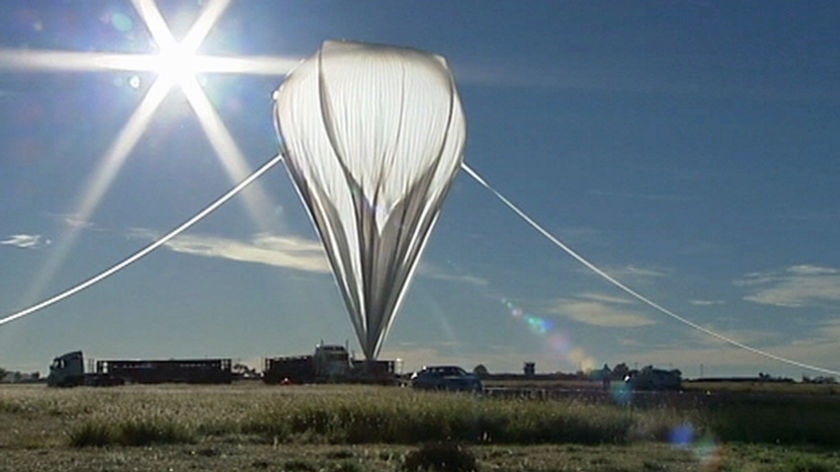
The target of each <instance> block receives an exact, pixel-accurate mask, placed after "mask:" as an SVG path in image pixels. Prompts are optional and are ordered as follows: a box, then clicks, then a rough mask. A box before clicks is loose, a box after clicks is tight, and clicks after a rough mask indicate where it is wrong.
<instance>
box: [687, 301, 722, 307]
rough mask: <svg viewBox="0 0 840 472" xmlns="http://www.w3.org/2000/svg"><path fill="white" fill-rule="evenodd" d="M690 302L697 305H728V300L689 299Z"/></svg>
mask: <svg viewBox="0 0 840 472" xmlns="http://www.w3.org/2000/svg"><path fill="white" fill-rule="evenodd" d="M688 303H691V304H692V305H695V306H716V305H726V302H725V301H724V300H689V301H688Z"/></svg>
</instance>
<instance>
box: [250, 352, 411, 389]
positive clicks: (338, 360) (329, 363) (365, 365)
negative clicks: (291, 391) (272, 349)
mask: <svg viewBox="0 0 840 472" xmlns="http://www.w3.org/2000/svg"><path fill="white" fill-rule="evenodd" d="M394 364H395V363H394V361H383V360H375V361H369V360H356V359H353V358H352V357H351V356H350V353H349V351H348V350H347V348H346V347H344V346H341V345H334V344H319V345H317V346H315V352H314V353H313V354H311V355H305V356H283V357H270V358H266V359H265V361H264V366H263V381H264V382H265V383H267V384H304V383H377V384H394V383H396V382H397V376H396V373H395V369H394Z"/></svg>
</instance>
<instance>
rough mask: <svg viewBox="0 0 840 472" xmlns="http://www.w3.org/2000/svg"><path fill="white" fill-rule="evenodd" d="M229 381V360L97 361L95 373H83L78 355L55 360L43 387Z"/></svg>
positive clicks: (73, 354)
mask: <svg viewBox="0 0 840 472" xmlns="http://www.w3.org/2000/svg"><path fill="white" fill-rule="evenodd" d="M232 381H233V373H232V372H231V360H230V359H169V360H99V361H96V370H95V371H93V372H85V367H84V356H83V355H82V351H73V352H68V353H67V354H63V355H61V356H58V357H56V358H55V359H54V360H53V363H52V364H51V365H50V375H49V377H47V385H49V386H53V387H75V386H80V385H88V386H97V387H99V386H114V385H123V384H126V383H138V384H156V383H190V384H220V383H231V382H232Z"/></svg>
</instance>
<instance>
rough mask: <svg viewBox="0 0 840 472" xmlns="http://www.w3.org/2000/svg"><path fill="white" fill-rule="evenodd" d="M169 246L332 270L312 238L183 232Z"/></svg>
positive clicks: (150, 235) (137, 232)
mask: <svg viewBox="0 0 840 472" xmlns="http://www.w3.org/2000/svg"><path fill="white" fill-rule="evenodd" d="M131 234H132V235H133V236H136V237H142V238H144V239H155V238H157V237H158V236H159V235H158V234H157V233H154V232H151V231H149V230H144V229H134V230H132V231H131ZM165 247H166V248H168V249H170V250H172V251H175V252H178V253H182V254H190V255H194V256H201V257H214V258H220V259H228V260H232V261H238V262H248V263H255V264H265V265H270V266H276V267H285V268H288V269H295V270H301V271H306V272H329V270H330V268H329V264H327V259H326V257H325V256H324V250H323V248H322V246H321V243H320V242H318V241H313V240H309V239H303V238H296V237H286V236H276V235H271V234H266V233H259V234H257V235H255V236H254V237H253V238H251V239H250V240H244V241H243V240H238V239H231V238H222V237H218V236H207V235H182V236H178V237H177V238H175V239H173V240H171V241H169V242H168V243H166V245H165Z"/></svg>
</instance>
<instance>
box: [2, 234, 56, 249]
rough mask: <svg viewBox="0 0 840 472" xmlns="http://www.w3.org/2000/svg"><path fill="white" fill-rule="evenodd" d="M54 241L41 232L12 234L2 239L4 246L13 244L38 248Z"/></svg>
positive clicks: (20, 246)
mask: <svg viewBox="0 0 840 472" xmlns="http://www.w3.org/2000/svg"><path fill="white" fill-rule="evenodd" d="M51 243H52V241H50V240H49V239H47V238H45V237H43V236H42V235H40V234H12V235H10V236H8V237H7V238H6V239H4V240H2V241H0V244H2V245H4V246H13V247H18V248H21V249H38V248H41V247H44V246H49V245H50V244H51Z"/></svg>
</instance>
